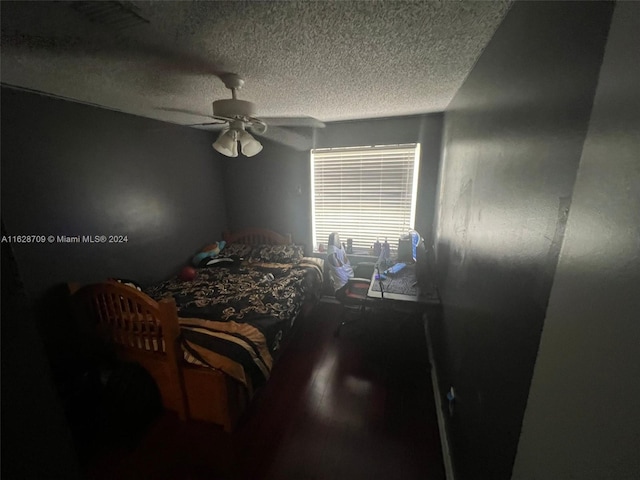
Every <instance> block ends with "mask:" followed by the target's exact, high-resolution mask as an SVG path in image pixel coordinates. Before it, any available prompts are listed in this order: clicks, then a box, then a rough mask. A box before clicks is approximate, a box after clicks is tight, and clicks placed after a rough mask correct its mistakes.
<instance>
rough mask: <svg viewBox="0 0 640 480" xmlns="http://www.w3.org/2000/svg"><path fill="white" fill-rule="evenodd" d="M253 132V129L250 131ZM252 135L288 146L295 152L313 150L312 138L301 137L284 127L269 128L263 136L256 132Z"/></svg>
mask: <svg viewBox="0 0 640 480" xmlns="http://www.w3.org/2000/svg"><path fill="white" fill-rule="evenodd" d="M250 130H251V129H250ZM251 133H252V134H254V135H256V136H260V137H264V138H267V139H269V140H272V141H274V142H277V143H281V144H282V145H286V146H288V147H291V148H293V149H295V150H300V151H304V150H309V149H311V148H313V140H312V138H311V137H307V136H305V135H301V134H299V133H297V132H294V131H293V130H289V129H287V128H283V127H276V126H270V125H269V126H268V127H267V131H266V132H265V133H263V134H260V133H258V132H255V131H253V130H252V131H251Z"/></svg>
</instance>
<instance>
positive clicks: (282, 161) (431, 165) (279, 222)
mask: <svg viewBox="0 0 640 480" xmlns="http://www.w3.org/2000/svg"><path fill="white" fill-rule="evenodd" d="M441 132H442V115H441V114H433V115H422V116H411V117H397V118H386V119H374V120H359V121H349V122H335V123H329V124H327V126H326V128H324V129H320V130H316V131H315V133H314V138H313V145H314V147H315V148H321V147H343V146H354V145H376V144H378V145H380V144H390V143H410V142H420V143H421V144H422V159H421V162H420V179H419V187H418V206H417V212H416V230H418V231H419V232H420V233H421V234H422V235H423V236H425V238H427V239H428V243H429V244H430V243H431V241H430V239H431V236H432V232H431V229H432V225H433V216H434V205H435V198H436V190H437V178H438V165H439V160H440V145H441ZM261 141H262V140H261ZM262 142H263V144H264V150H263V151H262V152H261V153H259V154H258V155H257V156H255V157H252V158H245V157H238V158H234V159H226V160H225V161H224V162H225V165H224V167H223V171H224V183H225V198H226V200H227V211H228V217H229V225H230V226H231V227H233V228H237V227H245V226H255V225H259V226H264V227H268V228H272V229H274V230H277V231H282V232H289V233H292V235H293V238H294V241H296V243H300V244H305V245H307V247H309V248H311V185H310V181H309V179H310V175H311V172H310V164H309V154H308V153H305V152H298V151H296V150H293V149H291V148H288V147H285V146H282V145H279V144H272V143H269V142H267V141H262Z"/></svg>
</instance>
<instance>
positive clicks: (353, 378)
mask: <svg viewBox="0 0 640 480" xmlns="http://www.w3.org/2000/svg"><path fill="white" fill-rule="evenodd" d="M340 314H341V307H340V305H336V304H332V303H324V302H322V303H320V304H318V305H317V307H316V308H315V309H314V311H313V312H312V313H311V314H310V315H309V316H307V317H306V318H304V319H300V320H299V321H298V322H297V324H296V328H295V333H294V335H293V337H292V338H291V341H290V343H289V344H288V345H287V347H286V349H285V350H284V352H283V353H282V355H281V357H280V359H279V360H278V362H277V363H276V365H275V367H274V369H273V373H272V377H271V379H270V380H269V382H268V384H267V386H266V387H265V388H264V389H262V390H261V391H260V392H259V394H258V395H257V397H256V398H255V399H254V401H253V402H252V404H251V406H250V408H249V411H248V412H247V414H246V415H245V416H244V418H243V421H242V423H241V425H240V427H239V429H238V431H237V432H235V433H234V434H231V435H229V434H225V433H224V432H223V431H222V430H221V429H219V428H217V427H215V426H212V425H206V424H202V423H198V422H187V423H182V422H180V421H179V420H178V419H177V418H176V417H175V415H173V414H170V413H165V414H164V415H162V416H161V417H160V418H159V419H157V420H156V421H154V423H153V424H152V425H151V426H150V427H149V428H148V429H147V430H146V431H145V432H144V433H143V434H142V435H141V436H140V438H139V439H137V440H130V441H125V439H120V440H119V441H115V442H114V441H111V442H110V443H109V445H106V444H104V445H101V446H100V448H95V449H94V450H95V451H94V452H93V453H92V454H87V455H86V460H85V463H86V472H87V477H88V478H90V479H95V480H99V479H114V478H117V479H180V480H200V479H209V480H213V479H221V480H241V479H242V480H244V479H247V480H262V479H265V480H289V479H291V480H324V479H332V480H335V479H367V480H376V479H384V480H392V479H402V480H410V479H444V477H445V475H444V467H443V462H442V455H441V447H440V438H439V434H438V426H437V419H436V413H435V406H434V400H433V392H432V388H431V380H430V376H429V363H428V353H427V347H426V342H425V339H424V329H423V326H422V321H421V319H420V317H419V316H416V315H413V316H412V315H407V314H401V313H394V312H391V311H378V312H377V313H376V314H370V315H369V316H368V317H367V318H366V322H365V323H360V324H358V323H354V324H350V325H347V326H345V327H343V330H342V332H341V335H340V336H339V337H335V336H334V331H335V329H336V327H337V325H338V324H339V321H340Z"/></svg>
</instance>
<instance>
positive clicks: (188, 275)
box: [180, 267, 197, 282]
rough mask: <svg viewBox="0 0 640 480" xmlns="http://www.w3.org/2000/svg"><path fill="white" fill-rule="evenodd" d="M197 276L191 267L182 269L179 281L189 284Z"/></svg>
mask: <svg viewBox="0 0 640 480" xmlns="http://www.w3.org/2000/svg"><path fill="white" fill-rule="evenodd" d="M196 275H197V272H196V269H195V268H193V267H184V268H183V269H182V271H181V272H180V280H183V281H185V282H189V281H191V280H195V278H196Z"/></svg>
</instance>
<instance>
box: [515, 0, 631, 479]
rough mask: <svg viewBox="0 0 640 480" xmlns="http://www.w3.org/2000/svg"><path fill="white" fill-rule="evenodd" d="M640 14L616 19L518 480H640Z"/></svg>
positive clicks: (620, 7) (619, 9) (627, 7)
mask: <svg viewBox="0 0 640 480" xmlns="http://www.w3.org/2000/svg"><path fill="white" fill-rule="evenodd" d="M639 45H640V4H638V3H633V2H620V3H618V4H617V5H616V7H615V12H614V16H613V21H612V24H611V31H610V34H609V40H608V43H607V48H606V51H605V57H604V62H603V65H602V70H601V72H600V79H599V82H598V89H597V92H596V97H595V101H594V106H593V113H592V116H591V123H590V126H589V133H588V135H587V139H586V142H585V145H584V150H583V153H582V159H581V161H580V168H579V170H578V176H577V180H576V184H575V187H574V192H573V200H572V202H571V212H570V214H569V220H568V222H567V229H566V233H565V240H564V244H563V246H562V251H561V253H560V260H559V262H558V268H557V271H556V276H555V281H554V284H553V289H552V291H551V297H550V299H549V308H548V310H547V317H546V319H545V323H544V329H543V332H542V338H541V341H540V349H539V352H538V360H537V363H536V368H535V373H534V376H533V381H532V383H531V390H530V394H529V400H528V403H527V409H526V413H525V417H524V422H523V426H522V435H521V438H520V445H519V447H518V455H517V458H516V463H515V467H514V476H513V478H516V479H546V478H580V479H581V480H591V479H593V480H595V479H602V478H615V479H617V480H624V479H637V478H640V455H639V454H638V452H640V403H639V399H640V348H639V347H640V321H638V320H639V319H640V134H639V132H640V48H639V47H638V46H639Z"/></svg>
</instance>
